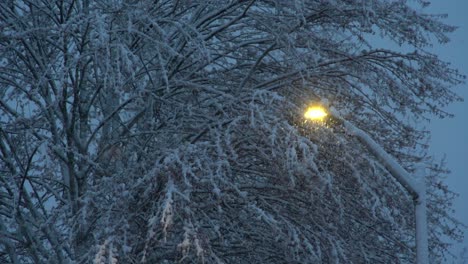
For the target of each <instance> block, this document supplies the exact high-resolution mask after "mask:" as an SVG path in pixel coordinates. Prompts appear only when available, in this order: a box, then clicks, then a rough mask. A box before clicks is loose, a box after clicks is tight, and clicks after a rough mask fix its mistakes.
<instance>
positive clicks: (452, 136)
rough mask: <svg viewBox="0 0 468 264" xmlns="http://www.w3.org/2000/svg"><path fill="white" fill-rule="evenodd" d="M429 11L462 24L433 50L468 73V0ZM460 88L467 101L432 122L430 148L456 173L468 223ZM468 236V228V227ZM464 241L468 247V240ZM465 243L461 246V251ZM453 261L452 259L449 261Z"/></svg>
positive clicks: (465, 125) (467, 105)
mask: <svg viewBox="0 0 468 264" xmlns="http://www.w3.org/2000/svg"><path fill="white" fill-rule="evenodd" d="M431 2H432V4H431V5H430V7H429V8H428V9H427V10H426V12H429V13H437V14H448V18H447V19H446V20H445V21H446V22H447V23H448V24H451V25H455V26H458V27H459V28H458V30H457V31H456V32H455V33H453V34H452V35H451V42H450V43H448V44H445V45H435V46H434V48H433V49H432V51H433V52H434V53H435V54H437V55H439V57H440V58H441V59H443V60H445V61H448V62H451V63H452V64H453V66H454V67H455V68H458V69H459V70H460V72H461V73H463V74H464V75H468V13H467V11H468V1H466V0H432V1H431ZM456 91H457V92H458V93H459V94H460V95H461V96H462V97H463V98H465V102H463V103H456V104H453V105H450V106H449V107H447V108H446V110H447V111H448V112H450V113H453V114H455V117H454V118H451V119H442V120H440V119H439V120H438V119H434V120H433V121H432V122H431V124H430V125H429V129H430V130H431V131H432V141H431V149H430V151H431V152H432V154H433V155H434V156H436V157H439V158H441V157H443V155H444V154H446V155H447V165H448V167H449V168H450V169H451V171H452V173H451V174H450V176H449V177H448V179H447V180H446V183H447V184H448V185H449V186H450V187H451V189H452V190H454V191H455V192H457V193H459V194H460V197H459V198H458V199H457V200H456V202H455V210H456V215H457V216H458V218H459V219H460V220H461V221H463V222H464V223H466V224H468V85H467V84H464V85H461V86H460V87H457V89H456ZM466 232H467V233H466V235H468V230H466ZM464 244H465V245H466V246H468V239H467V238H465V241H464ZM460 248H461V245H459V246H458V247H457V249H458V250H459V249H460ZM448 263H452V262H448Z"/></svg>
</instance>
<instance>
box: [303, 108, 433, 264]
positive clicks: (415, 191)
mask: <svg viewBox="0 0 468 264" xmlns="http://www.w3.org/2000/svg"><path fill="white" fill-rule="evenodd" d="M327 115H330V116H331V117H332V118H333V119H334V120H337V121H339V122H340V123H342V124H343V126H344V128H345V130H346V132H347V133H349V134H350V135H352V136H354V137H356V138H358V139H359V141H361V142H362V143H363V144H364V145H365V146H366V147H367V148H368V149H369V151H370V152H371V153H372V154H373V155H374V156H375V157H376V158H377V159H378V160H379V161H380V162H381V163H382V164H383V165H384V166H385V168H386V169H387V171H388V172H389V173H390V174H391V175H392V176H393V177H394V178H395V179H396V180H397V181H398V182H399V183H400V184H401V185H402V186H403V187H404V188H405V189H406V191H408V193H410V194H411V196H412V197H413V201H414V208H415V220H416V263H417V264H427V263H429V251H428V246H429V245H428V233H427V212H426V208H427V204H426V184H425V181H424V168H423V167H422V166H419V167H418V168H417V172H416V176H417V177H416V179H414V177H411V176H410V174H409V173H408V172H407V171H406V170H405V169H404V168H403V167H401V165H400V164H398V162H397V161H396V160H395V159H394V158H393V157H392V156H391V155H390V154H388V153H387V152H386V151H385V150H384V149H383V148H382V147H381V146H380V145H379V144H378V143H377V142H375V140H373V139H372V137H371V136H370V135H369V134H367V133H366V132H364V131H362V130H361V129H359V128H357V127H356V126H354V125H353V124H352V123H350V122H349V121H347V120H345V119H344V118H342V117H341V116H340V115H339V113H338V112H337V111H335V110H334V109H330V111H328V112H327V110H326V109H325V108H324V107H322V106H313V107H310V108H308V109H307V111H306V112H305V114H304V117H305V118H306V119H310V120H316V121H323V119H324V118H325V117H326V116H327Z"/></svg>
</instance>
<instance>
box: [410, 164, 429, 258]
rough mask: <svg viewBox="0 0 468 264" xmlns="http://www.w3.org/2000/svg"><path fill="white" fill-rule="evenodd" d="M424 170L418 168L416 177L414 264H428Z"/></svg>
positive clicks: (420, 167)
mask: <svg viewBox="0 0 468 264" xmlns="http://www.w3.org/2000/svg"><path fill="white" fill-rule="evenodd" d="M425 175H426V174H425V169H424V167H423V166H418V168H417V171H416V176H417V177H418V180H419V181H420V183H419V187H420V188H419V195H418V198H417V199H416V200H415V201H414V202H415V214H416V263H417V264H427V263H429V241H428V233H427V232H428V230H427V212H426V210H427V201H426V181H425Z"/></svg>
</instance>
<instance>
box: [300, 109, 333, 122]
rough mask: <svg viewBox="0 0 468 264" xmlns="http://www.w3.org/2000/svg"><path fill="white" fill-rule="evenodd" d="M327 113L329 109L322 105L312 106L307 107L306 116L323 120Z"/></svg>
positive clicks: (310, 118) (315, 119)
mask: <svg viewBox="0 0 468 264" xmlns="http://www.w3.org/2000/svg"><path fill="white" fill-rule="evenodd" d="M327 115H328V113H327V111H326V110H325V108H323V107H321V106H311V107H309V108H307V110H306V112H305V113H304V117H305V118H306V119H309V120H314V121H323V119H324V118H325V117H326V116H327Z"/></svg>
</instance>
